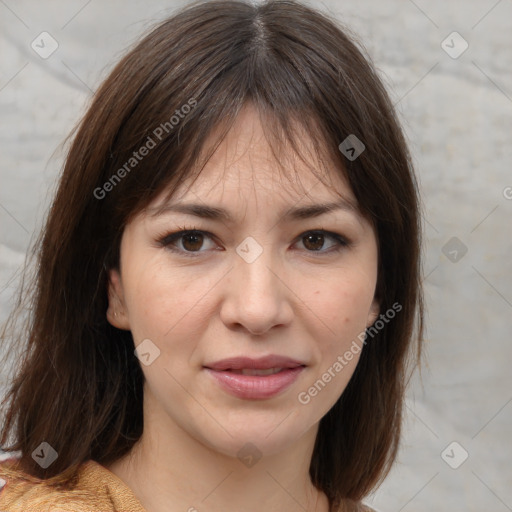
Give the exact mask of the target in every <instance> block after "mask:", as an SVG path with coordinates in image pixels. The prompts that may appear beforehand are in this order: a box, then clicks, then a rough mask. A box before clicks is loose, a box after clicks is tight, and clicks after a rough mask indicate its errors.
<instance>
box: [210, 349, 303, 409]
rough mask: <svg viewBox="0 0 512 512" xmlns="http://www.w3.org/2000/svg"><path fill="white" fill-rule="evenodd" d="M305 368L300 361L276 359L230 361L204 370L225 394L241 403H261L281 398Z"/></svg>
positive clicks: (270, 357)
mask: <svg viewBox="0 0 512 512" xmlns="http://www.w3.org/2000/svg"><path fill="white" fill-rule="evenodd" d="M305 368H306V365H305V364H304V363H302V362H300V361H297V360H293V359H290V358H288V357H283V356H275V355H271V356H266V357H264V358H259V359H251V358H247V357H236V358H229V359H224V360H222V361H218V362H216V363H212V364H208V365H206V366H204V370H206V372H207V373H208V374H209V375H211V376H212V377H213V379H214V380H215V382H217V383H218V384H219V385H220V387H221V388H222V389H223V390H224V391H226V392H227V393H229V394H230V395H234V396H236V397H237V398H241V399H244V400H263V399H268V398H271V397H274V396H276V395H278V394H280V393H281V392H283V391H284V390H285V389H286V388H288V387H289V386H290V385H291V384H292V383H293V382H294V381H295V380H296V379H297V378H298V377H299V375H300V373H302V371H303V370H304V369H305Z"/></svg>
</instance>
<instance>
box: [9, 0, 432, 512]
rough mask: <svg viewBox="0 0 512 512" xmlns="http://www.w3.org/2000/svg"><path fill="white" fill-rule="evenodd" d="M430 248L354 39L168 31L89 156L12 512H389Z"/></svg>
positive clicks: (53, 268)
mask: <svg viewBox="0 0 512 512" xmlns="http://www.w3.org/2000/svg"><path fill="white" fill-rule="evenodd" d="M419 237H420V236H419V212H418V197H417V191H416V184H415V179H414V175H413V171H412V167H411V163H410V159H409V155H408V151H407V148H406V145H405V142H404V139H403V136H402V132H401V130H400V127H399V125H398V122H397V120H396V117H395V114H394V112H393V108H392V105H391V103H390V100H389V98H388V96H387V94H386V92H385V90H384V88H383V86H382V84H381V82H380V81H379V79H378V77H377V75H376V73H375V71H374V70H373V68H372V66H371V64H370V63H369V62H368V60H367V59H366V58H365V57H364V56H363V55H362V53H361V51H360V50H359V49H358V48H357V47H356V45H355V44H354V43H353V42H352V41H351V39H349V37H348V36H347V35H346V33H345V32H344V31H343V30H342V29H341V28H340V27H339V26H338V25H336V23H335V22H334V21H332V20H330V19H328V18H327V17H325V16H324V15H322V14H320V13H318V12H316V11H314V10H312V9H310V8H308V7H306V6H304V5H302V4H300V3H298V2H295V1H288V0H284V1H282V0H281V1H280V0H277V1H269V2H266V3H262V4H260V5H252V4H249V3H245V2H239V1H210V2H206V3H199V4H195V5H193V6H189V7H188V8H185V9H184V10H182V11H181V12H179V13H178V14H176V15H174V16H172V17H170V18H169V19H167V20H165V21H164V22H163V23H161V24H160V25H159V26H157V27H156V28H155V29H154V30H152V31H151V32H150V33H149V34H148V35H147V36H146V37H145V38H144V39H142V40H141V41H140V43H139V44H137V46H135V47H134V48H133V49H132V50H131V51H130V52H129V53H128V54H127V55H126V56H125V57H124V58H123V59H122V60H121V61H120V63H119V64H118V65H117V66H116V67H115V69H114V70H113V71H112V73H111V74H110V76H109V77H108V78H107V79H106V81H105V82H104V83H103V84H102V86H101V87H100V88H99V90H98V91H97V93H96V95H95V97H94V100H93V102H92V104H91V106H90V108H89V110H88V112H87V113H86V115H85V116H84V118H83V120H82V121H81V123H80V125H79V127H78V129H77V132H76V135H75V137H74V141H73V143H72V145H71V148H70V150H69V154H68V157H67V160H66V164H65V167H64V170H63V174H62V177H61V180H60V184H59V188H58V191H57V194H56V197H55V199H54V202H53V204H52V207H51V210H50V212H49V216H48V219H47V223H46V226H45V228H44V230H43V233H42V237H41V240H40V250H39V260H38V273H37V276H36V281H35V284H34V294H33V296H32V297H31V301H32V302H31V304H32V311H31V315H32V317H31V322H30V323H29V327H28V333H27V336H28V346H27V351H26V353H25V356H24V359H23V361H22V364H21V365H20V367H19V371H18V373H17V375H16V377H15V379H14V380H13V383H12V386H11V388H10V390H9V393H8V395H7V396H6V398H5V400H4V408H5V413H4V414H5V416H4V417H5V421H4V425H3V430H2V438H1V443H2V447H3V449H4V450H6V451H19V452H21V457H20V458H14V457H11V458H10V459H9V460H8V461H6V462H4V464H3V465H2V466H1V470H0V477H2V478H3V479H4V480H5V481H6V484H5V486H4V487H3V490H2V492H1V493H0V509H1V510H2V511H4V510H5V511H7V512H14V511H18V510H45V508H44V507H46V509H49V510H50V509H51V510H72V511H88V512H92V511H94V512H99V511H100V510H101V511H102V512H103V511H106V510H125V511H137V512H142V511H147V512H160V511H164V510H165V511H174V510H176V511H177V510H189V511H193V510H199V511H203V510H205V511H206V510H210V511H217V510H244V511H253V510H254V511H256V510H258V511H259V510H261V509H264V510H269V511H278V510H279V511H283V510H290V511H291V510H294V511H295V510H299V509H302V510H307V511H308V512H309V511H318V512H319V511H322V512H326V511H330V512H332V511H346V510H367V509H366V507H365V506H364V505H362V503H361V500H362V499H363V498H364V497H365V496H366V495H367V494H368V493H369V492H370V491H371V490H372V489H374V488H375V486H376V485H377V484H378V483H379V482H380V481H381V480H382V479H383V478H384V476H385V475H386V474H387V472H388V471H389V469H390V467H391V464H392V463H393V460H394V459H395V456H396V452H397V447H398V442H399V438H400V420H401V411H402V402H403V396H404V385H405V379H406V376H407V375H406V373H407V372H406V370H407V362H408V360H412V361H414V362H417V360H418V358H419V353H420V344H419V342H414V340H420V339H421V332H422V295H421V289H420V261H419V247H420V240H419ZM15 313H16V312H15ZM15 313H13V317H12V319H11V320H12V321H13V319H14V316H15ZM415 326H416V329H415ZM6 336H7V331H5V332H4V338H5V337H6ZM17 336H18V338H16V337H14V338H13V339H14V341H16V339H18V340H19V341H18V343H21V342H24V341H25V338H23V339H22V338H21V337H22V336H23V334H22V333H19V334H18V335H17ZM27 336H26V337H27ZM411 355H412V356H415V357H413V358H412V359H411V357H410V356H411ZM41 404H45V406H44V407H42V406H41ZM9 436H11V438H12V443H11V444H9V445H8V444H6V443H7V441H8V439H9Z"/></svg>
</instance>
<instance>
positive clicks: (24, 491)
mask: <svg viewBox="0 0 512 512" xmlns="http://www.w3.org/2000/svg"><path fill="white" fill-rule="evenodd" d="M15 465H16V459H13V458H11V459H8V460H6V461H4V462H2V463H0V478H1V479H2V480H3V481H0V487H1V490H0V511H1V512H146V511H145V510H144V508H143V507H142V505H141V503H140V502H139V501H138V500H137V498H136V497H135V495H134V494H133V492H132V490H131V489H130V488H129V487H127V486H126V484H125V483H124V482H123V481H122V480H120V479H119V478H118V477H117V476H116V475H114V473H112V472H111V471H109V470H108V469H106V468H104V467H103V466H102V465H100V464H98V463H97V462H95V461H93V460H89V461H87V462H85V463H84V464H82V466H81V467H80V469H79V476H78V483H77V485H76V487H75V488H74V489H73V490H71V491H69V490H58V489H54V488H52V487H50V486H48V485H45V484H44V482H43V483H36V482H33V481H31V480H30V479H28V478H25V477H24V476H23V475H24V474H23V473H21V472H20V473H19V477H17V478H13V477H11V475H10V474H9V473H7V472H6V471H3V469H4V467H8V468H10V469H16V467H15ZM4 482H5V483H4ZM2 484H3V487H2Z"/></svg>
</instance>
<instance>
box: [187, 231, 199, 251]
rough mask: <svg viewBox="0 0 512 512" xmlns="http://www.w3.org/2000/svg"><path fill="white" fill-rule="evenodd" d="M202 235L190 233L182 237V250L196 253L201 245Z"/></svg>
mask: <svg viewBox="0 0 512 512" xmlns="http://www.w3.org/2000/svg"><path fill="white" fill-rule="evenodd" d="M203 238H204V237H203V235H202V234H201V233H191V234H188V235H183V236H182V244H183V248H184V249H185V250H186V251H198V250H199V249H201V246H202V245H203Z"/></svg>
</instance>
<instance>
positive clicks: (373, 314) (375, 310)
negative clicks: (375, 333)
mask: <svg viewBox="0 0 512 512" xmlns="http://www.w3.org/2000/svg"><path fill="white" fill-rule="evenodd" d="M379 313H380V300H379V299H377V297H374V298H373V302H372V305H371V306H370V311H368V318H367V320H366V327H370V325H372V324H373V322H375V320H377V317H378V316H379Z"/></svg>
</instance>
